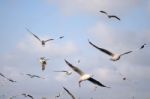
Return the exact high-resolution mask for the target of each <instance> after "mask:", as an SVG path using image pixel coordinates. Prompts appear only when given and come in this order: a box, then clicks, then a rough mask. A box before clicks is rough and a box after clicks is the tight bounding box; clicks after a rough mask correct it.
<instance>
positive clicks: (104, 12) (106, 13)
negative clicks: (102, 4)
mask: <svg viewBox="0 0 150 99" xmlns="http://www.w3.org/2000/svg"><path fill="white" fill-rule="evenodd" d="M99 12H101V13H104V14H106V15H107V12H105V11H99Z"/></svg>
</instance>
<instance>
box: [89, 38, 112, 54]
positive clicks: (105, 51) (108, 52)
mask: <svg viewBox="0 0 150 99" xmlns="http://www.w3.org/2000/svg"><path fill="white" fill-rule="evenodd" d="M88 41H89V40H88ZM89 43H90V44H91V45H92V46H93V47H95V48H97V49H98V50H100V51H102V52H104V53H106V54H108V55H110V56H113V55H114V54H113V53H112V52H110V51H108V50H106V49H103V48H100V47H98V46H96V45H94V44H93V43H92V42H90V41H89Z"/></svg>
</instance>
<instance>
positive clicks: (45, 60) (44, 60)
mask: <svg viewBox="0 0 150 99" xmlns="http://www.w3.org/2000/svg"><path fill="white" fill-rule="evenodd" d="M47 60H48V59H46V58H45V57H41V58H40V63H41V66H42V71H44V70H45V66H46V65H47Z"/></svg>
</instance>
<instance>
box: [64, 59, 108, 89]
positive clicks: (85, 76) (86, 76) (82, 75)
mask: <svg viewBox="0 0 150 99" xmlns="http://www.w3.org/2000/svg"><path fill="white" fill-rule="evenodd" d="M65 62H66V64H67V65H68V66H69V67H70V68H72V69H73V70H74V71H75V72H77V73H78V74H79V75H80V80H79V87H81V85H80V84H81V82H82V81H85V80H88V81H90V82H92V83H94V84H96V85H98V86H101V87H107V86H105V85H103V84H102V83H100V82H99V81H97V80H95V79H93V78H92V75H90V74H86V73H84V72H83V71H81V70H80V69H79V68H78V67H76V66H73V65H72V64H71V63H69V62H68V61H67V60H65ZM107 88H110V87H107Z"/></svg>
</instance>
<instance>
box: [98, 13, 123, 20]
mask: <svg viewBox="0 0 150 99" xmlns="http://www.w3.org/2000/svg"><path fill="white" fill-rule="evenodd" d="M99 12H101V13H103V14H105V15H107V17H108V18H116V19H117V20H119V21H120V20H121V19H120V18H119V17H117V16H116V15H108V13H107V12H105V11H99Z"/></svg>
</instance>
